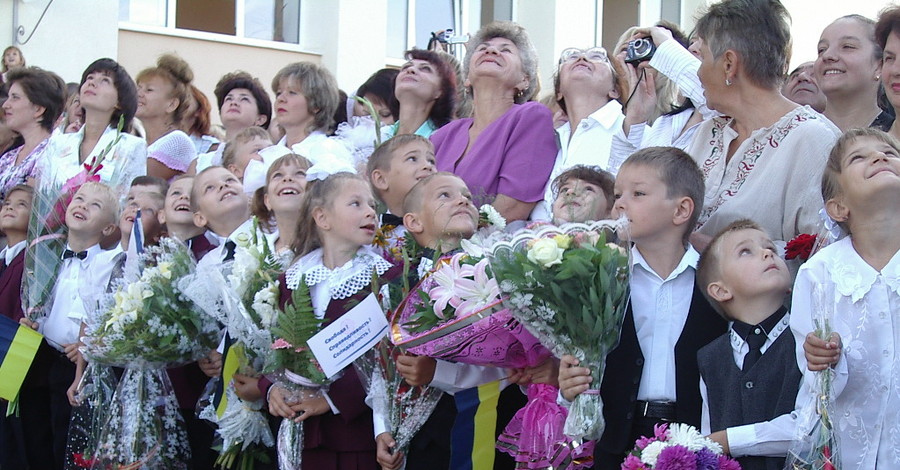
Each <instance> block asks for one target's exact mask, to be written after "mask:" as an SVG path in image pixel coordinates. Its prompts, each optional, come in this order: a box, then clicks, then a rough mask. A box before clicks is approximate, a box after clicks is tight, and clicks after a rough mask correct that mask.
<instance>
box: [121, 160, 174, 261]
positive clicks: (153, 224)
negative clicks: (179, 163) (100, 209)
mask: <svg viewBox="0 0 900 470" xmlns="http://www.w3.org/2000/svg"><path fill="white" fill-rule="evenodd" d="M168 189H169V184H168V183H166V181H165V180H164V179H162V178H158V177H155V176H138V177H137V178H135V179H134V180H133V181H132V182H131V188H129V190H128V196H126V198H125V206H124V207H123V208H122V214H121V215H119V222H118V226H119V231H120V232H122V240H121V243H120V246H121V247H122V250H123V251H128V245H129V244H130V242H131V231H132V228H133V227H134V219H135V218H136V217H137V211H138V210H140V211H141V225H142V226H143V231H144V244H145V245H152V244H154V243H156V241H157V240H159V237H160V236H161V235H162V225H161V224H160V222H159V218H158V215H157V214H158V213H159V211H160V210H162V208H163V204H164V202H165V197H166V191H167V190H168Z"/></svg>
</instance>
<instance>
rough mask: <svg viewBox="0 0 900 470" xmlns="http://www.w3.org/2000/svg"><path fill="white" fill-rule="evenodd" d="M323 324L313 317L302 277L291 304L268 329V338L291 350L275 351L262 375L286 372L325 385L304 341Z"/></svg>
mask: <svg viewBox="0 0 900 470" xmlns="http://www.w3.org/2000/svg"><path fill="white" fill-rule="evenodd" d="M327 321H328V320H325V319H319V318H317V317H316V314H315V311H314V310H313V306H312V298H311V297H310V294H309V286H308V285H306V276H303V277H302V278H301V279H300V284H299V285H298V286H297V289H295V290H294V292H293V293H292V294H291V301H290V302H289V303H287V304H285V306H284V310H283V311H281V312H279V314H278V319H277V320H276V322H275V325H274V326H273V327H272V336H273V337H274V338H277V339H282V340H284V341H286V342H287V343H288V344H290V345H291V347H289V348H284V349H275V350H274V351H273V352H274V354H272V362H271V363H270V364H269V365H268V366H267V367H266V372H274V371H277V370H281V369H287V370H290V371H291V372H294V373H295V374H299V375H302V376H303V377H306V378H307V379H309V380H311V381H313V382H315V383H321V384H324V383H326V382H327V377H325V373H324V372H322V369H321V367H319V362H318V361H317V360H316V358H315V356H314V355H313V353H312V351H310V350H309V347H308V346H307V345H306V342H307V341H309V339H310V338H312V337H313V336H315V334H316V333H318V332H319V331H321V329H322V327H323V326H324V324H325V323H327Z"/></svg>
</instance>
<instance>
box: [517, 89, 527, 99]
mask: <svg viewBox="0 0 900 470" xmlns="http://www.w3.org/2000/svg"><path fill="white" fill-rule="evenodd" d="M524 94H525V90H519V89H517V90H516V98H521V97H522V95H524Z"/></svg>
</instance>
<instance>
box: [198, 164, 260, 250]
mask: <svg viewBox="0 0 900 470" xmlns="http://www.w3.org/2000/svg"><path fill="white" fill-rule="evenodd" d="M191 210H193V211H194V216H193V219H194V225H196V226H198V227H204V228H206V229H207V230H209V231H210V232H212V234H213V235H215V236H216V238H218V239H219V240H220V241H221V243H219V245H218V246H217V247H216V248H215V249H213V250H211V251H210V252H209V253H208V254H207V255H206V256H204V257H203V259H204V260H206V259H207V258H210V257H212V258H211V259H213V261H211V262H214V263H217V264H219V263H222V262H224V261H226V259H225V258H229V259H230V258H231V257H233V256H234V248H233V244H234V242H233V241H231V237H232V235H236V232H237V231H239V229H240V231H243V229H244V228H246V230H247V231H248V232H249V231H250V230H251V224H250V223H249V222H250V220H249V219H250V200H249V199H248V197H247V194H246V193H244V187H243V185H242V184H241V182H240V180H239V179H238V178H237V177H236V176H235V175H234V174H232V173H231V172H230V171H228V170H226V169H225V168H223V167H220V166H211V167H209V168H207V169H205V170H203V171H201V172H200V173H199V174H197V176H196V177H195V178H194V184H193V186H192V187H191ZM244 226H246V227H244ZM229 241H231V245H230V246H232V248H230V249H226V248H227V247H226V246H225V245H226V244H229ZM229 255H230V256H229Z"/></svg>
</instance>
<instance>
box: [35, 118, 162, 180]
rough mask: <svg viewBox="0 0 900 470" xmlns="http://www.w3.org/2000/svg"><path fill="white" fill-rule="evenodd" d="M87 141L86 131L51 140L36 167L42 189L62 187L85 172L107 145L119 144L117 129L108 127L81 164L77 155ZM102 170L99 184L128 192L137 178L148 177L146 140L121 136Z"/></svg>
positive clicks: (82, 130) (57, 136)
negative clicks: (125, 189) (46, 185)
mask: <svg viewBox="0 0 900 470" xmlns="http://www.w3.org/2000/svg"><path fill="white" fill-rule="evenodd" d="M83 140H84V127H83V126H82V128H81V130H79V131H78V132H74V133H71V134H59V135H55V136H53V137H51V138H50V141H49V143H48V144H47V149H46V150H44V153H43V155H42V156H41V160H40V161H39V162H38V164H37V166H38V167H39V168H40V170H39V171H40V173H39V174H40V178H41V185H45V184H57V185H60V186H61V185H63V184H65V182H66V181H68V180H69V179H70V178H72V177H73V176H75V175H77V174H78V173H80V172H82V171H83V170H84V164H90V163H91V161H92V159H93V158H95V157H96V156H97V155H99V154H100V153H101V152H102V151H103V150H104V149H106V147H107V146H108V145H110V144H111V143H113V142H114V141H115V140H116V128H114V127H112V126H107V128H106V130H105V131H103V135H101V136H100V140H99V141H97V145H95V146H94V149H93V150H91V152H90V154H88V156H87V158H85V160H84V162H83V163H82V162H81V161H79V158H78V152H79V149H80V147H81V142H82V141H83ZM102 165H103V168H102V169H101V170H100V171H99V172H98V173H97V174H98V175H100V180H101V181H102V182H104V183H107V184H110V185H112V186H117V187H124V188H128V186H129V185H131V180H133V179H134V178H135V177H136V176H142V175H145V174H147V144H146V142H144V139H141V138H140V137H135V136H133V135H131V134H126V133H124V132H123V133H122V135H121V137H120V138H119V142H118V143H117V144H116V145H115V147H113V150H112V151H111V152H110V153H109V154H108V155H106V157H105V158H104V160H103V162H102Z"/></svg>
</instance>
